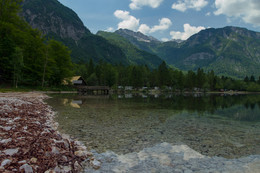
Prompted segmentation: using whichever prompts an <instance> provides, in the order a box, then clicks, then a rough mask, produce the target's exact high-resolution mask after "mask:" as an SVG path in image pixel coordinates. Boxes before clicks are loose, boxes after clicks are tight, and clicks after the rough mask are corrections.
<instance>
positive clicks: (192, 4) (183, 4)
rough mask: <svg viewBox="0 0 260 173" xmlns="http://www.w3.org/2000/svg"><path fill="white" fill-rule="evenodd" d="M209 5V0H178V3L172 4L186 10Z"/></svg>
mask: <svg viewBox="0 0 260 173" xmlns="http://www.w3.org/2000/svg"><path fill="white" fill-rule="evenodd" d="M207 5H208V1H207V0H178V2H177V3H173V4H172V9H175V10H178V11H181V12H185V11H186V10H187V9H195V10H196V11H200V10H201V9H202V8H204V7H205V6H207Z"/></svg>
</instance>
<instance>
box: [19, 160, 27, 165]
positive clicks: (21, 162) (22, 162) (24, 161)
mask: <svg viewBox="0 0 260 173" xmlns="http://www.w3.org/2000/svg"><path fill="white" fill-rule="evenodd" d="M25 163H26V160H22V161H19V162H18V164H25Z"/></svg>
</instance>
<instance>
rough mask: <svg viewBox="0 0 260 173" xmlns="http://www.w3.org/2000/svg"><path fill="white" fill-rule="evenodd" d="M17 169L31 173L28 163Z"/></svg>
mask: <svg viewBox="0 0 260 173" xmlns="http://www.w3.org/2000/svg"><path fill="white" fill-rule="evenodd" d="M19 171H24V172H25V173H33V169H32V167H31V166H30V165H28V164H24V165H22V166H21V167H20V168H19Z"/></svg>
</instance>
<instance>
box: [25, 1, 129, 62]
mask: <svg viewBox="0 0 260 173" xmlns="http://www.w3.org/2000/svg"><path fill="white" fill-rule="evenodd" d="M22 7H23V12H22V14H21V15H22V16H23V17H24V18H25V20H26V21H27V22H28V23H29V24H30V25H31V26H32V27H33V28H37V29H39V30H41V31H42V32H43V33H44V34H46V35H47V37H48V38H53V39H55V40H58V41H61V42H63V43H64V44H65V45H66V46H68V47H69V48H70V49H71V50H72V53H71V55H72V60H73V62H77V63H79V62H87V61H89V59H91V58H92V59H93V60H94V62H98V61H100V60H102V61H104V62H109V63H113V64H115V63H122V64H129V62H128V60H127V58H126V56H125V54H124V52H123V51H122V50H121V49H120V48H119V47H117V46H115V45H112V44H110V43H109V42H108V41H107V40H106V39H104V38H103V37H100V36H96V35H93V34H92V33H91V32H90V31H89V30H88V29H87V28H86V27H85V26H84V25H83V23H82V21H81V20H80V18H79V17H78V16H77V14H76V13H75V12H74V11H72V10H71V9H69V8H67V7H65V6H64V5H62V4H61V3H60V2H58V1H57V0H25V1H24V2H23V6H22Z"/></svg>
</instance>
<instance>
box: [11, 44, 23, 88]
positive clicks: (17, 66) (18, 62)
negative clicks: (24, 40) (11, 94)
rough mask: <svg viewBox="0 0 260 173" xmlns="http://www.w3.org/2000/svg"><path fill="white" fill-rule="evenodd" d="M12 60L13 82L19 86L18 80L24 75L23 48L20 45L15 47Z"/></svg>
mask: <svg viewBox="0 0 260 173" xmlns="http://www.w3.org/2000/svg"><path fill="white" fill-rule="evenodd" d="M12 62H13V83H14V86H15V88H17V86H18V81H19V80H20V79H21V76H22V68H23V66H24V64H23V52H22V49H21V48H19V47H16V48H15V51H14V53H13V55H12Z"/></svg>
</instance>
